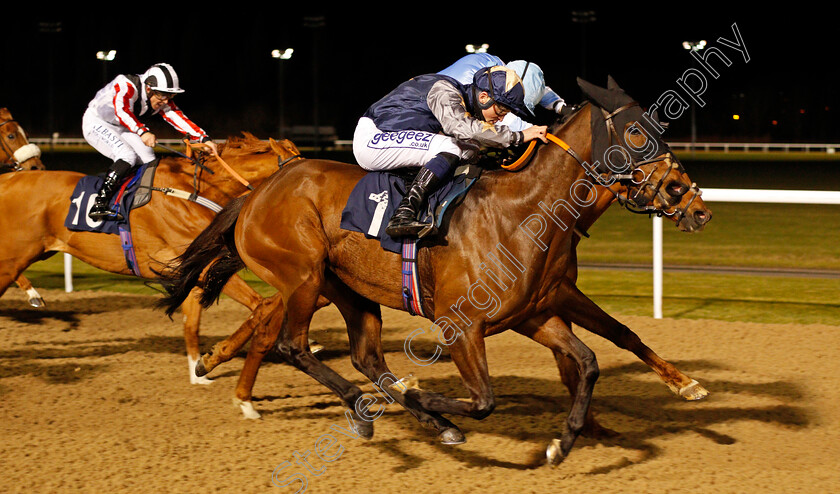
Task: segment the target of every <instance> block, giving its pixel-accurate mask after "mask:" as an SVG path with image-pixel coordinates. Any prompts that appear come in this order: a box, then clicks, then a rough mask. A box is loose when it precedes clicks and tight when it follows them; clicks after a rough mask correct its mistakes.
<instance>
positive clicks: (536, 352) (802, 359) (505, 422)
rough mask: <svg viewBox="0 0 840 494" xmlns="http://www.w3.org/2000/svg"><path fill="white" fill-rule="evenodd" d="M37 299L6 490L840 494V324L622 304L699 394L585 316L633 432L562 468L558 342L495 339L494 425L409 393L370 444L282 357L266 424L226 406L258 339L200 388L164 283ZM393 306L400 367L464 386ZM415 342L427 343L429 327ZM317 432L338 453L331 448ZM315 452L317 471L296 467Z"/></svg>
mask: <svg viewBox="0 0 840 494" xmlns="http://www.w3.org/2000/svg"><path fill="white" fill-rule="evenodd" d="M42 294H43V295H44V296H45V298H46V299H47V303H48V306H47V308H46V310H36V309H30V308H29V307H28V306H27V305H26V304H25V301H24V298H23V294H22V293H21V291H20V290H18V289H17V288H14V287H13V288H10V289H9V291H8V292H7V293H6V294H5V296H4V297H3V298H2V300H0V398H2V404H0V434H2V436H0V437H2V441H0V459H1V460H0V461H2V465H0V490H2V492H4V493H8V492H26V493H32V492H37V493H41V492H43V493H57V492H97V493H101V492H108V493H113V492H143V493H170V492H179V493H180V492H189V493H193V494H197V493H204V492H236V493H241V492H247V493H256V492H269V493H270V492H295V491H296V490H299V489H301V488H302V487H303V482H304V481H305V482H306V486H305V487H306V491H307V492H328V493H371V492H376V493H393V492H409V490H410V492H420V493H423V494H431V493H462V492H480V493H490V492H492V493H497V492H498V493H520V492H535V493H543V492H550V491H553V492H584V493H585V492H598V493H604V492H608V493H613V492H644V493H662V492H710V493H712V492H714V493H744V492H761V493H768V492H779V493H783V492H784V493H787V492H797V491H802V490H806V491H808V492H840V473H838V472H840V468H838V467H840V420H838V419H839V418H840V412H838V404H840V386H838V378H837V376H838V375H840V372H838V371H840V350H839V349H840V327H834V326H819V325H808V326H805V325H802V326H795V325H794V326H791V325H767V324H750V323H728V322H719V321H711V320H669V319H664V320H655V319H651V318H644V317H622V316H617V317H618V319H620V320H621V321H622V322H624V323H626V324H628V325H629V326H630V327H631V328H632V329H633V330H634V331H635V332H636V333H637V334H638V335H639V336H640V337H641V338H642V339H643V340H644V341H645V343H647V344H648V345H649V346H650V347H651V348H653V349H654V351H656V352H657V353H658V354H659V355H660V356H661V357H663V358H665V359H667V360H669V361H671V362H672V363H674V364H675V365H676V366H677V367H678V368H680V369H681V370H682V371H683V372H685V373H686V374H688V375H689V376H691V377H693V378H694V379H697V380H698V381H700V382H701V384H703V385H704V386H705V387H706V388H707V389H708V390H709V391H710V392H711V394H710V396H709V397H708V398H707V399H705V400H703V401H699V402H686V401H682V400H681V399H680V398H678V397H676V396H675V395H674V394H672V393H671V392H670V391H669V390H668V389H667V387H666V386H664V385H663V384H662V383H661V382H660V381H659V379H658V377H657V376H656V375H655V374H654V373H653V372H652V371H650V370H649V369H648V368H647V367H646V366H645V365H644V364H642V363H641V362H640V361H639V360H637V359H636V358H635V356H633V355H632V354H630V353H628V352H626V351H623V350H620V349H618V348H616V347H615V346H613V345H612V344H611V343H609V342H607V341H605V340H603V339H600V338H599V337H596V336H593V335H591V334H588V333H586V332H585V331H583V330H582V329H580V328H576V333H577V334H578V335H579V336H580V337H581V339H583V340H584V341H585V342H586V343H587V344H588V345H589V346H590V348H592V349H593V350H594V351H595V353H596V355H597V356H598V362H599V364H600V368H601V377H600V379H599V381H598V384H597V385H596V387H595V395H594V399H593V406H594V407H595V410H596V412H597V414H598V418H599V419H600V421H601V423H602V424H603V425H604V426H606V427H609V428H612V429H614V430H616V431H618V432H620V433H621V435H620V436H619V437H616V438H613V439H607V440H594V439H591V438H586V437H582V438H580V439H579V440H578V441H577V443H576V444H575V446H574V448H573V449H572V452H571V453H570V455H569V457H568V458H567V459H566V461H565V462H564V463H563V464H561V465H560V466H559V467H557V468H550V467H547V466H545V465H544V464H543V458H544V451H545V446H546V444H547V443H548V441H549V440H550V439H551V438H553V437H555V435H554V434H555V433H556V432H558V431H560V430H561V427H562V422H563V420H565V417H566V414H567V413H568V408H569V405H570V400H569V396H568V393H567V392H566V390H565V388H564V387H563V386H562V384H561V383H560V380H559V377H558V373H557V368H556V366H555V365H554V360H553V358H552V355H551V353H550V352H549V351H548V350H546V349H544V348H543V347H541V346H539V345H537V344H536V343H534V342H532V341H531V340H528V339H526V338H524V337H522V336H519V335H517V334H514V333H512V332H509V333H505V334H501V335H498V336H494V337H491V338H489V339H488V340H487V352H488V361H489V366H490V373H491V376H492V378H493V386H494V390H495V393H496V396H497V401H496V403H497V407H496V410H495V411H494V412H493V413H492V414H491V415H490V416H489V417H487V418H486V419H484V420H480V421H479V420H473V419H469V418H463V417H451V416H450V417H449V418H450V419H451V420H452V421H453V422H455V423H456V424H457V425H458V426H459V427H460V428H461V429H462V430H463V432H464V433H465V434H466V436H467V442H466V443H465V444H462V445H459V446H444V445H441V444H439V443H438V442H437V441H436V439H435V437H434V434H433V433H431V432H430V431H427V430H426V429H424V428H422V427H421V426H420V425H419V424H418V423H417V422H416V421H415V420H414V419H413V418H412V417H411V416H410V415H409V414H408V412H406V411H405V410H403V409H402V408H400V407H399V406H398V405H395V404H394V405H388V406H387V407H386V411H385V413H384V414H383V415H382V416H380V417H379V418H378V419H376V420H375V422H374V429H375V433H374V437H373V439H371V440H367V441H366V440H363V439H358V438H352V437H349V436H347V435H344V434H342V433H341V432H340V431H339V429H340V428H345V427H346V426H347V422H346V419H345V417H344V415H343V412H344V409H343V408H342V407H341V406H340V403H339V401H338V399H337V398H336V397H335V396H334V395H333V394H331V393H329V392H328V391H327V390H326V388H323V387H322V386H321V385H319V384H318V383H316V382H315V381H314V380H312V379H311V378H309V377H308V376H306V375H304V374H302V373H301V372H299V371H297V370H295V369H293V368H292V367H290V366H287V365H285V364H282V363H279V362H277V361H276V359H275V360H274V361H272V362H268V363H265V364H264V365H263V367H262V369H261V371H260V375H259V377H258V379H257V384H256V387H255V389H254V398H255V400H254V404H255V406H256V407H257V409H258V410H259V411H260V412H261V414H262V418H261V419H259V420H249V419H244V418H243V417H242V416H241V414H240V413H239V411H238V410H237V409H236V408H234V407H233V405H232V403H231V398H232V396H233V389H234V386H235V384H236V379H237V377H238V374H239V370H240V369H241V366H242V362H243V356H244V354H242V355H239V356H238V357H237V358H235V359H233V360H232V361H231V362H228V363H226V364H224V365H222V366H221V367H219V368H218V369H216V370H214V371H213V372H212V373H211V377H213V378H214V379H215V381H214V382H213V384H211V385H208V386H204V385H191V384H189V382H188V379H187V362H186V357H185V355H184V350H183V338H182V336H181V335H182V327H181V323H180V314H178V315H176V317H175V318H174V321H170V320H169V319H167V318H166V317H165V315H164V314H163V313H162V312H160V311H158V310H154V309H153V304H154V301H155V300H156V299H157V297H154V296H143V295H126V294H116V293H103V292H75V293H71V294H66V293H64V292H63V291H58V290H44V291H42ZM246 316H247V312H246V310H245V309H244V308H243V307H241V306H239V305H237V304H236V303H234V302H232V301H231V300H230V299H226V298H225V299H222V301H221V302H220V304H219V305H217V306H214V307H212V308H211V309H210V310H208V311H207V312H206V313H205V314H204V317H203V320H202V326H203V329H202V349H207V348H209V347H210V345H212V344H213V343H215V342H216V341H218V340H219V339H221V338H223V337H224V336H226V335H228V334H230V333H231V332H232V331H233V330H234V329H235V328H236V327H237V326H238V325H239V323H240V322H241V321H243V320H244V319H245V317H246ZM383 318H384V329H383V340H384V345H385V349H386V351H387V354H386V357H387V360H388V362H389V364H390V366H391V369H392V370H393V371H394V373H395V374H396V375H397V376H398V377H403V376H405V375H407V374H408V373H414V374H415V375H416V376H417V377H418V378H419V379H420V385H421V386H422V387H424V388H427V389H432V390H435V391H439V392H443V393H445V394H447V395H449V396H454V397H466V396H467V395H466V391H465V390H464V389H463V387H462V386H461V382H460V379H459V377H458V374H457V371H456V369H455V367H454V365H453V364H452V363H451V362H450V361H448V360H446V359H444V358H442V359H441V360H440V361H439V362H438V363H436V364H434V365H432V366H429V367H419V366H417V365H415V364H413V363H412V362H411V361H410V360H409V359H408V358H407V357H406V356H405V354H404V352H403V342H404V340H405V338H406V336H407V335H408V334H409V333H410V332H411V331H412V330H414V329H417V328H419V327H423V328H428V327H429V323H428V322H427V321H426V320H424V319H419V318H413V317H410V316H408V315H406V314H404V313H399V312H394V311H390V310H386V311H384V312H383ZM312 334H313V337H314V338H316V339H317V340H318V341H320V342H322V343H323V344H325V345H326V347H327V350H325V351H324V352H322V353H321V354H319V358H321V359H322V360H324V361H326V362H327V363H328V364H329V365H330V366H332V367H333V369H335V370H336V371H338V372H339V373H341V374H342V375H344V376H345V377H347V378H348V379H350V380H351V381H353V382H355V383H357V384H359V385H361V386H362V389H363V390H365V391H369V392H374V391H373V387H372V386H371V384H370V383H369V382H368V381H367V380H366V379H365V378H364V377H363V376H362V375H361V374H359V373H358V372H356V371H355V370H354V369H353V367H352V365H351V364H350V361H349V357H348V355H347V350H348V345H347V336H346V333H345V330H344V323H343V320H342V319H341V318H340V316H339V315H338V312H337V311H336V310H335V309H333V308H332V307H329V308H326V309H324V310H322V311H320V312H319V313H317V314H316V316H315V320H314V321H313V333H312ZM418 341H421V344H419V346H417V348H419V349H421V350H422V349H424V348H425V349H426V350H429V351H430V350H431V348H432V346H431V341H432V340H431V339H430V338H429V339H427V340H425V341H426V342H428V345H427V346H425V347H424V346H423V344H422V341H423V340H422V339H421V340H418ZM327 434H329V435H330V436H332V437H334V438H335V440H336V441H337V442H335V443H332V444H331V445H330V444H329V443H328V441H329V440H330V439H329V436H326V435H327ZM319 438H326V439H323V440H322V442H321V443H320V445H321V450H322V453H323V456H324V457H325V458H329V459H330V460H331V461H329V462H325V461H323V460H322V459H321V458H319V457H318V456H317V452H316V442H317V441H318V440H319ZM325 441H326V442H325ZM325 445H329V446H330V447H329V448H326V447H325ZM307 451H308V456H307V461H308V462H309V465H310V468H311V470H307V469H306V468H304V467H302V466H300V465H298V464H296V463H295V457H294V455H296V454H297V455H298V456H299V457H303V456H305V455H307ZM284 462H289V463H288V465H286V467H285V468H282V465H283V464H284ZM278 467H281V468H278ZM273 473H274V477H272V474H273ZM290 477H291V481H289V482H288V485H285V486H282V484H283V483H284V481H287V480H288V479H289V478H290ZM272 478H273V479H274V482H275V483H276V484H275V483H273V482H272ZM295 479H298V480H295ZM277 484H280V485H277Z"/></svg>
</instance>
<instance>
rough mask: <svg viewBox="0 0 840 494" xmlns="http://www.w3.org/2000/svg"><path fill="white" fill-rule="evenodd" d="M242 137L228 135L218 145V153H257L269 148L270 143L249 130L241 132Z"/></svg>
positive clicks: (223, 154) (222, 154)
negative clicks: (225, 139)
mask: <svg viewBox="0 0 840 494" xmlns="http://www.w3.org/2000/svg"><path fill="white" fill-rule="evenodd" d="M242 136H243V137H239V136H230V137H228V138H227V141H225V142H224V143H223V144H221V145H220V146H219V154H220V155H221V156H225V153H231V154H238V155H243V154H257V153H266V152H268V151H270V150H271V145H270V144H269V143H268V142H267V141H262V140H260V139H259V138H257V137H256V136H254V135H253V134H251V133H250V132H242Z"/></svg>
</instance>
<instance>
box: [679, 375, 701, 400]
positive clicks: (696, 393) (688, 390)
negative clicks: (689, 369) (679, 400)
mask: <svg viewBox="0 0 840 494" xmlns="http://www.w3.org/2000/svg"><path fill="white" fill-rule="evenodd" d="M678 394H679V395H680V396H682V397H683V398H685V399H686V400H688V401H696V400H702V399H703V398H705V397H707V396H709V391H708V390H706V388H704V387H703V386H701V385H700V383H698V382H697V381H695V380H694V379H692V380H691V383H689V385H688V386H684V387H683V388H682V389H680V390H679V392H678Z"/></svg>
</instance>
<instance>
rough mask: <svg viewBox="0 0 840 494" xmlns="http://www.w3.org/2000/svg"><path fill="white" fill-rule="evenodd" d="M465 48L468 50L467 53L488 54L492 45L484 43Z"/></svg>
mask: <svg viewBox="0 0 840 494" xmlns="http://www.w3.org/2000/svg"><path fill="white" fill-rule="evenodd" d="M465 48H466V49H467V53H487V49H488V48H490V45H488V44H487V43H482V44H480V45H467V46H466V47H465Z"/></svg>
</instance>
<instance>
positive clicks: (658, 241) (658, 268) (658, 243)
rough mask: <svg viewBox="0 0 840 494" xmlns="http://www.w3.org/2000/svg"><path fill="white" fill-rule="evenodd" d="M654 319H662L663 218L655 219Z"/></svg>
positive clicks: (655, 217) (656, 217) (657, 217)
mask: <svg viewBox="0 0 840 494" xmlns="http://www.w3.org/2000/svg"><path fill="white" fill-rule="evenodd" d="M653 318H654V319H662V217H661V216H654V217H653Z"/></svg>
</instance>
